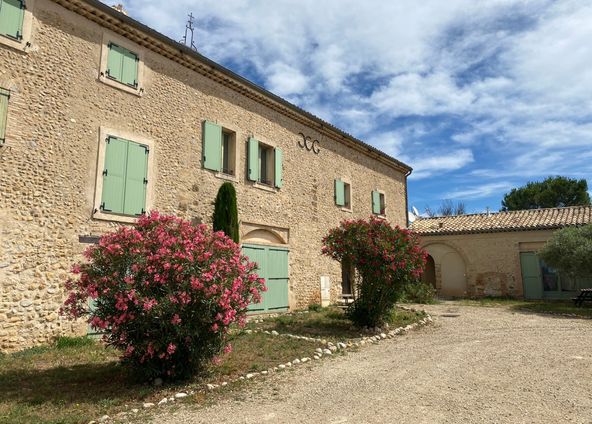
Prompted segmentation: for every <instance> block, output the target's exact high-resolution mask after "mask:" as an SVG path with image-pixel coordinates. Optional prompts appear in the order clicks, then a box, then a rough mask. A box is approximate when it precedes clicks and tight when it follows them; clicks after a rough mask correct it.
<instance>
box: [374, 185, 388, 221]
mask: <svg viewBox="0 0 592 424" xmlns="http://www.w3.org/2000/svg"><path fill="white" fill-rule="evenodd" d="M372 213H373V214H375V215H386V200H385V197H384V192H382V191H378V190H375V191H373V192H372Z"/></svg>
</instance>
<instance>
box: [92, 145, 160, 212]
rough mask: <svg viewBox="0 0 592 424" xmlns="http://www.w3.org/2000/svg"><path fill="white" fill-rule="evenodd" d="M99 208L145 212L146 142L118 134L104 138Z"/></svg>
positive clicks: (146, 182) (147, 153)
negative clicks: (101, 188)
mask: <svg viewBox="0 0 592 424" xmlns="http://www.w3.org/2000/svg"><path fill="white" fill-rule="evenodd" d="M106 143H107V146H106V149H105V163H104V166H103V191H102V195H101V212H106V213H113V214H120V215H129V216H135V215H141V214H143V213H145V212H146V188H147V184H148V155H149V153H150V151H149V149H148V147H147V146H145V145H143V144H139V143H135V142H133V141H130V140H125V139H123V138H118V137H108V138H107V140H106Z"/></svg>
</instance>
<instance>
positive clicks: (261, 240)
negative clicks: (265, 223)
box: [241, 228, 286, 244]
mask: <svg viewBox="0 0 592 424" xmlns="http://www.w3.org/2000/svg"><path fill="white" fill-rule="evenodd" d="M241 242H242V243H252V244H286V240H284V239H283V237H282V236H281V234H280V233H278V232H277V231H274V230H272V229H262V228H258V229H255V230H251V231H249V232H248V233H247V234H245V235H244V236H243V237H242V240H241Z"/></svg>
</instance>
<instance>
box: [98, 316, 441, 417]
mask: <svg viewBox="0 0 592 424" xmlns="http://www.w3.org/2000/svg"><path fill="white" fill-rule="evenodd" d="M397 308H399V309H403V310H405V311H409V312H422V313H423V314H424V315H425V317H424V318H422V319H420V320H419V321H417V322H414V323H413V324H409V325H406V326H405V327H398V328H395V329H393V330H389V331H386V332H382V333H379V334H375V335H373V336H365V337H362V338H361V340H359V341H355V342H354V341H352V340H354V339H350V340H346V341H345V342H337V343H336V344H334V343H332V342H329V341H326V340H324V339H321V338H315V337H306V336H298V335H295V334H288V333H286V334H280V333H278V332H277V331H275V330H272V331H268V330H242V331H244V332H245V333H246V334H252V333H261V334H268V335H270V336H272V337H289V338H293V339H298V340H305V341H309V342H317V343H320V344H321V346H324V347H317V348H316V349H315V351H314V352H312V355H311V356H312V358H311V357H308V356H305V357H303V358H296V359H294V360H292V361H290V362H286V363H283V364H278V365H277V366H275V367H273V368H268V369H267V370H265V371H260V372H250V373H247V374H245V375H241V376H239V377H237V378H234V379H231V380H229V381H223V382H222V383H220V384H213V383H206V384H205V385H204V386H203V389H202V390H197V391H195V390H187V391H181V392H178V393H176V394H175V395H174V396H170V397H164V398H162V399H161V400H160V401H159V402H158V403H152V402H145V403H143V404H142V408H143V409H150V408H153V407H158V406H163V405H166V404H168V403H173V402H176V401H180V400H183V399H184V398H186V397H188V396H191V395H194V394H196V393H205V392H211V391H214V390H217V389H220V388H222V387H226V386H228V385H229V384H231V383H236V382H239V381H244V380H251V379H253V378H257V377H265V376H267V375H270V374H274V373H277V372H280V371H283V370H286V369H288V368H292V367H294V366H298V365H301V364H306V363H308V362H311V361H313V360H315V361H318V360H320V359H322V358H323V357H330V356H332V355H333V354H334V353H335V352H339V351H341V352H346V351H347V349H351V348H354V347H356V348H359V347H362V346H365V345H367V344H378V343H379V342H381V341H383V340H386V339H393V338H395V337H396V336H398V335H403V334H405V333H407V332H408V331H411V330H414V329H416V328H419V327H422V326H425V325H429V324H431V323H432V322H433V320H432V317H431V315H430V314H429V313H428V312H427V311H425V310H421V309H420V310H418V309H414V308H410V307H406V306H397ZM293 313H308V311H299V312H293ZM274 315H279V314H274ZM283 315H285V314H283ZM271 317H273V315H267V316H266V318H271ZM253 319H254V321H255V322H258V321H259V319H260V318H253ZM157 380H159V379H156V380H155V383H156V382H157ZM160 384H162V380H160V381H159V384H156V385H160ZM139 411H140V409H139V408H132V409H130V410H129V411H128V412H125V411H124V412H119V413H118V414H116V415H114V416H113V419H119V420H121V419H124V418H125V417H126V416H129V415H132V414H137V413H138V412H139ZM111 420H112V417H110V416H109V415H103V416H102V417H101V418H98V419H97V420H93V421H90V422H89V423H88V424H98V423H106V422H110V421H111Z"/></svg>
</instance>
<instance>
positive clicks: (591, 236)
mask: <svg viewBox="0 0 592 424" xmlns="http://www.w3.org/2000/svg"><path fill="white" fill-rule="evenodd" d="M539 256H540V257H541V258H542V259H543V260H544V261H545V263H546V264H547V265H549V266H552V267H553V268H557V269H558V270H560V271H563V272H564V273H566V274H568V275H570V276H572V277H578V276H580V277H586V276H590V275H592V225H585V226H583V227H568V228H564V229H562V230H559V231H556V232H555V233H554V234H553V236H552V237H551V239H550V240H549V241H548V242H547V244H546V245H545V247H544V248H543V250H541V251H540V252H539Z"/></svg>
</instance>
